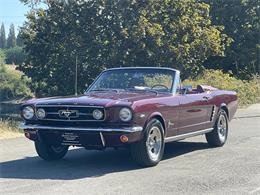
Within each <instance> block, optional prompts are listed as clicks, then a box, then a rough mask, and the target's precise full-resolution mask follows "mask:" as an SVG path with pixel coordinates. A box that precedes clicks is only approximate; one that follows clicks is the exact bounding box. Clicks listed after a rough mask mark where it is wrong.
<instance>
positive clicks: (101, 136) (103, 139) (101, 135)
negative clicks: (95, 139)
mask: <svg viewBox="0 0 260 195" xmlns="http://www.w3.org/2000/svg"><path fill="white" fill-rule="evenodd" d="M99 135H100V139H101V142H102V146H103V147H105V146H106V142H105V138H104V136H103V134H102V132H99Z"/></svg>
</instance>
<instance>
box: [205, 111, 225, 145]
mask: <svg viewBox="0 0 260 195" xmlns="http://www.w3.org/2000/svg"><path fill="white" fill-rule="evenodd" d="M227 136H228V117H227V114H226V112H225V111H224V110H223V109H221V110H220V112H219V114H218V118H217V120H216V123H215V125H214V129H213V131H211V132H210V133H207V134H206V139H207V142H208V144H209V145H210V146H212V147H220V146H223V145H224V144H225V143H226V141H227Z"/></svg>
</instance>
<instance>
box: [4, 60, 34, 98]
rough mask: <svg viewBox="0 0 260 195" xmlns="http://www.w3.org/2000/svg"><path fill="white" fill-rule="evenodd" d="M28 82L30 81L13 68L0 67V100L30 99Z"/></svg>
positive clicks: (8, 66) (30, 93)
mask: <svg viewBox="0 0 260 195" xmlns="http://www.w3.org/2000/svg"><path fill="white" fill-rule="evenodd" d="M29 82H30V79H29V78H28V77H26V76H24V75H23V74H22V73H21V72H20V71H17V70H15V66H11V65H3V64H2V65H0V94H1V96H0V100H8V99H14V98H22V97H32V96H33V94H32V92H31V90H30V89H29V87H28V84H29Z"/></svg>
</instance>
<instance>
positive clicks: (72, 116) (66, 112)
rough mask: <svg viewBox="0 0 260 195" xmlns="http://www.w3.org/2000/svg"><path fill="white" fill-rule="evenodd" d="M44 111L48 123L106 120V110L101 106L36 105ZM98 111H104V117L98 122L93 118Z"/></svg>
mask: <svg viewBox="0 0 260 195" xmlns="http://www.w3.org/2000/svg"><path fill="white" fill-rule="evenodd" d="M40 108H42V109H44V110H45V112H46V116H45V118H43V119H38V120H48V121H68V122H69V121H103V120H104V119H105V110H104V108H103V107H99V106H84V105H36V112H37V110H38V109H40ZM95 109H98V110H100V111H102V113H103V117H102V118H101V119H99V120H96V119H95V118H94V117H93V114H92V113H93V111H94V110H95Z"/></svg>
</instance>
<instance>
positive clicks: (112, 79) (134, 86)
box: [88, 68, 175, 93]
mask: <svg viewBox="0 0 260 195" xmlns="http://www.w3.org/2000/svg"><path fill="white" fill-rule="evenodd" d="M174 76H175V71H173V70H170V69H127V68H125V69H124V68H122V69H115V70H109V71H105V72H104V73H102V74H101V75H100V77H98V79H97V80H96V81H95V82H94V83H93V85H92V86H91V87H90V89H89V90H88V92H91V91H107V90H110V91H116V92H118V91H127V90H134V91H154V92H169V93H170V92H171V90H172V84H173V80H174Z"/></svg>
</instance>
